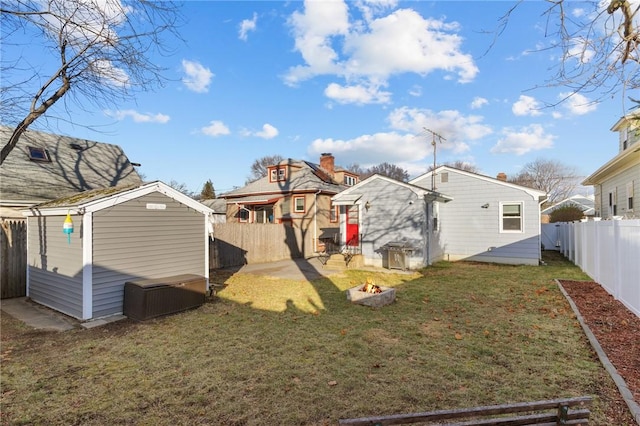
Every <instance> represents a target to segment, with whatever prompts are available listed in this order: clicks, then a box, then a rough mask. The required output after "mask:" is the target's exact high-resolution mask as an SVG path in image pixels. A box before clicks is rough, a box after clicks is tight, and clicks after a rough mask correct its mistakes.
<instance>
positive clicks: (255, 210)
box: [219, 153, 359, 257]
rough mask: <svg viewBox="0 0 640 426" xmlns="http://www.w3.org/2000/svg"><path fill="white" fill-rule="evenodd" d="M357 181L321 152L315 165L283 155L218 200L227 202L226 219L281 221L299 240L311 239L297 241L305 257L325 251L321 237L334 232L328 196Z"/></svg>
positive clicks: (335, 217)
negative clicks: (263, 172)
mask: <svg viewBox="0 0 640 426" xmlns="http://www.w3.org/2000/svg"><path fill="white" fill-rule="evenodd" d="M358 179H359V177H358V175H357V174H355V173H352V172H350V171H348V170H345V169H343V168H341V167H336V166H335V159H334V156H333V155H331V154H329V153H324V154H322V155H321V157H320V164H314V163H311V162H308V161H299V160H292V159H287V160H283V161H281V162H279V163H278V164H274V165H271V166H269V167H267V175H266V176H265V177H263V178H261V179H258V180H256V181H254V182H251V183H249V184H248V185H246V186H244V187H243V188H239V189H236V190H233V191H230V192H227V193H225V194H221V195H220V197H219V198H223V199H225V200H226V203H227V223H243V224H270V223H271V224H284V225H286V226H290V227H292V228H295V229H296V230H297V231H298V233H301V235H303V237H302V238H306V237H310V239H309V240H310V241H312V243H311V244H299V245H300V246H301V251H302V255H303V256H304V257H310V256H312V255H313V254H314V253H316V252H318V251H322V250H323V249H324V244H323V243H322V242H321V240H322V239H324V238H327V239H331V238H332V237H333V236H334V235H335V234H336V233H337V232H338V213H337V212H338V210H337V207H336V206H334V205H332V204H331V197H332V196H333V195H335V194H337V193H339V192H341V191H343V190H345V189H347V188H348V187H349V186H351V185H354V184H356V183H357V182H358ZM305 241H306V239H305Z"/></svg>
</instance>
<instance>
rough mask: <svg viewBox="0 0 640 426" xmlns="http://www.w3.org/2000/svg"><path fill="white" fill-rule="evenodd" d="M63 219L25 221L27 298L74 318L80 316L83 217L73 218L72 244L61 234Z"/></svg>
mask: <svg viewBox="0 0 640 426" xmlns="http://www.w3.org/2000/svg"><path fill="white" fill-rule="evenodd" d="M65 218H66V216H32V217H29V218H28V236H27V238H28V241H29V251H28V254H27V255H28V268H29V289H28V291H29V297H30V298H31V299H33V300H34V301H36V302H38V303H40V304H42V305H45V306H49V307H50V308H53V309H56V310H58V311H60V312H64V313H65V314H67V315H70V316H73V317H75V318H81V317H82V243H83V240H82V234H83V232H82V217H81V216H72V220H73V223H74V232H73V234H71V243H69V242H68V239H67V236H66V234H64V233H63V232H62V225H63V223H64V220H65Z"/></svg>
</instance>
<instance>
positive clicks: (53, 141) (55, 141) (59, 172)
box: [0, 126, 142, 218]
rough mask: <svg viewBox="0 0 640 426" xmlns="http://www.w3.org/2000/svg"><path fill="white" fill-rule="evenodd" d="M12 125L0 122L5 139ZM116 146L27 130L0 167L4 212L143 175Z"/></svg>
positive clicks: (137, 180)
mask: <svg viewBox="0 0 640 426" xmlns="http://www.w3.org/2000/svg"><path fill="white" fill-rule="evenodd" d="M12 132H13V128H11V127H8V126H0V141H2V143H3V144H4V143H6V141H8V140H9V137H10V136H11V133H12ZM134 165H135V163H131V162H130V161H129V159H128V158H127V156H126V155H125V154H124V151H123V150H122V148H120V147H119V146H117V145H112V144H107V143H101V142H95V141H89V140H86V139H77V138H72V137H68V136H61V135H54V134H50V133H43V132H38V131H33V130H27V131H26V132H25V133H24V134H23V135H22V136H21V138H20V140H19V141H18V144H17V145H16V147H15V148H14V149H13V150H12V151H11V153H10V154H9V156H8V157H7V158H6V160H5V161H4V163H2V165H1V166H0V216H1V217H2V218H8V217H13V218H22V217H23V216H22V214H21V213H20V210H21V209H24V208H26V207H30V206H32V205H34V204H38V203H42V202H45V201H49V200H54V199H56V198H60V197H65V196H67V195H71V194H77V193H79V192H83V191H87V190H91V189H97V188H106V187H110V186H116V185H134V184H141V183H142V179H141V178H140V175H139V174H138V172H137V171H136V169H135V167H134Z"/></svg>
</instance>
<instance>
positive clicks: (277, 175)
mask: <svg viewBox="0 0 640 426" xmlns="http://www.w3.org/2000/svg"><path fill="white" fill-rule="evenodd" d="M281 180H287V169H285V168H284V167H274V168H272V169H269V182H278V181H281Z"/></svg>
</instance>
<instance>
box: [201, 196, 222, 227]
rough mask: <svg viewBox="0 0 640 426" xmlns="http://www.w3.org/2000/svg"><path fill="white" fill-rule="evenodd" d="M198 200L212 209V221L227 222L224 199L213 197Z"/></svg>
mask: <svg viewBox="0 0 640 426" xmlns="http://www.w3.org/2000/svg"><path fill="white" fill-rule="evenodd" d="M200 202H201V203H202V204H204V205H205V206H207V207H209V208H210V209H211V210H212V211H213V213H212V218H213V219H212V223H226V222H227V202H226V201H225V200H224V199H222V198H213V199H210V200H200Z"/></svg>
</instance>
